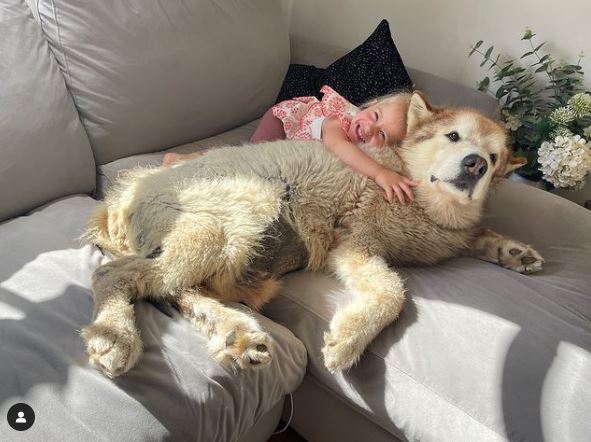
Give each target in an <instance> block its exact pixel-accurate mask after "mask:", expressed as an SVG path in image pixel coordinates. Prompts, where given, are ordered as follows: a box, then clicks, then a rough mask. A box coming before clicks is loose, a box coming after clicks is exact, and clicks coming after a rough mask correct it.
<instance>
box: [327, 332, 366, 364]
mask: <svg viewBox="0 0 591 442" xmlns="http://www.w3.org/2000/svg"><path fill="white" fill-rule="evenodd" d="M364 350H365V346H364V345H363V344H362V343H361V342H360V341H359V339H356V338H355V337H354V336H344V335H343V333H338V332H335V331H330V332H326V333H324V347H323V348H322V354H323V355H324V366H325V367H326V368H327V369H328V371H330V372H331V373H335V372H337V371H341V370H346V369H348V368H350V367H352V366H353V365H354V364H355V363H357V361H358V360H359V357H360V356H361V354H362V353H363V351H364Z"/></svg>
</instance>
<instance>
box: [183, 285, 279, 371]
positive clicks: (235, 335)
mask: <svg viewBox="0 0 591 442" xmlns="http://www.w3.org/2000/svg"><path fill="white" fill-rule="evenodd" d="M206 295H207V293H206V292H205V291H204V290H203V289H198V288H192V289H181V290H179V291H178V294H177V295H176V296H175V297H174V299H173V301H172V303H173V305H174V306H175V307H176V308H177V309H178V310H179V312H180V313H181V315H182V316H183V317H185V318H187V319H188V320H189V321H190V322H191V323H192V324H193V325H194V326H195V327H197V329H199V330H200V331H202V332H203V333H204V334H205V335H206V336H207V337H208V339H209V341H208V345H207V347H208V351H209V354H210V356H211V357H212V358H213V359H215V360H216V361H217V362H218V363H219V364H221V365H222V366H223V367H225V368H227V369H230V370H232V371H234V372H236V371H238V370H241V369H246V368H259V367H263V366H265V365H267V364H269V363H270V362H271V359H272V348H273V341H272V339H271V337H270V336H269V335H268V334H267V333H266V332H265V331H264V330H262V328H261V326H260V325H259V324H258V322H257V321H256V319H255V318H254V317H253V316H251V315H249V314H248V313H246V312H242V311H240V310H237V309H233V308H230V307H228V306H226V305H224V304H223V303H222V302H220V301H218V300H216V299H213V298H211V297H209V296H206Z"/></svg>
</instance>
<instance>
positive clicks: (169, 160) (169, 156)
mask: <svg viewBox="0 0 591 442" xmlns="http://www.w3.org/2000/svg"><path fill="white" fill-rule="evenodd" d="M204 153H205V152H193V153H185V154H183V153H175V152H168V153H165V154H164V157H163V158H162V165H163V166H170V165H171V164H174V163H177V162H179V161H187V160H191V159H193V158H196V157H198V156H200V155H203V154H204Z"/></svg>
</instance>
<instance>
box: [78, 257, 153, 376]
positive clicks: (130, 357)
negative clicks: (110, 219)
mask: <svg viewBox="0 0 591 442" xmlns="http://www.w3.org/2000/svg"><path fill="white" fill-rule="evenodd" d="M161 279H162V278H161V275H160V274H159V270H158V268H157V266H156V265H155V263H154V260H152V259H145V258H139V257H124V258H119V259H115V260H113V261H111V262H109V263H107V264H104V265H102V266H100V267H99V268H97V269H96V270H95V272H94V274H93V275H92V290H93V292H94V297H95V307H94V314H93V318H94V321H93V323H92V324H91V325H89V326H87V327H85V328H84V329H83V330H82V332H81V334H82V337H83V338H84V340H85V341H86V347H87V352H88V355H89V359H90V363H91V364H93V365H94V366H96V367H97V368H98V369H100V370H101V371H102V372H103V373H105V374H106V375H107V376H109V377H111V378H112V377H115V376H118V375H120V374H123V373H125V372H127V371H129V370H130V369H131V368H132V367H133V366H134V365H135V363H136V362H137V360H138V359H139V357H140V355H141V352H142V342H141V339H140V333H139V330H138V329H137V327H136V324H135V312H134V306H133V302H134V301H135V300H137V299H141V298H142V297H145V296H147V295H149V294H151V293H154V292H155V291H158V290H159V289H161V286H162V284H161V282H160V281H161Z"/></svg>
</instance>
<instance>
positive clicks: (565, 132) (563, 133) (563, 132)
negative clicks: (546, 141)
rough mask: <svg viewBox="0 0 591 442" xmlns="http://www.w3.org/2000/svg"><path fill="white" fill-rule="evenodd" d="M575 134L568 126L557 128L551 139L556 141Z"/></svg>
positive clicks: (551, 134)
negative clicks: (557, 138) (558, 138)
mask: <svg viewBox="0 0 591 442" xmlns="http://www.w3.org/2000/svg"><path fill="white" fill-rule="evenodd" d="M572 135H573V133H572V132H571V130H570V129H569V128H568V127H566V126H557V127H556V128H555V129H554V130H553V131H552V132H551V133H550V139H552V140H553V139H554V138H556V137H570V136H572Z"/></svg>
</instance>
